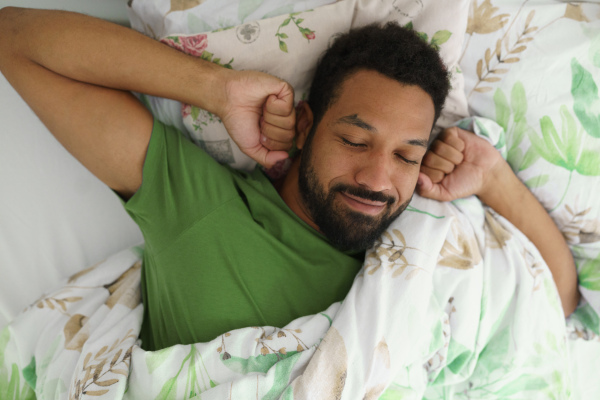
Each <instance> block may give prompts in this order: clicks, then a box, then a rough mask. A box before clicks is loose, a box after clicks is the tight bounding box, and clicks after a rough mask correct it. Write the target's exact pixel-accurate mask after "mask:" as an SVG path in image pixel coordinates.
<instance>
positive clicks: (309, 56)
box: [130, 0, 467, 177]
mask: <svg viewBox="0 0 600 400" xmlns="http://www.w3.org/2000/svg"><path fill="white" fill-rule="evenodd" d="M163 3H164V4H163ZM258 3H260V2H258ZM157 4H159V6H157V5H155V4H153V5H152V7H158V8H160V9H163V8H164V9H166V8H167V7H168V2H167V1H162V2H161V1H159V2H158V3H157ZM160 4H162V5H160ZM144 5H145V3H144V2H140V1H139V0H138V1H136V2H133V4H132V8H131V10H130V13H131V14H132V15H135V16H136V18H133V19H132V26H133V27H134V28H136V29H139V30H141V31H143V32H145V33H146V34H150V35H151V36H154V37H156V31H157V30H159V29H160V28H161V27H162V26H168V27H169V29H171V30H172V31H171V32H170V33H169V34H166V36H165V37H163V38H161V40H162V41H163V42H164V43H166V44H168V45H170V46H173V47H175V48H178V49H180V50H182V51H185V52H187V53H189V54H191V55H194V56H199V57H202V58H204V59H206V60H209V61H212V62H215V63H218V64H221V65H224V66H226V67H229V68H234V69H253V70H259V71H263V72H267V73H270V74H272V75H275V76H277V77H279V78H281V79H284V80H286V81H288V82H289V83H290V84H291V85H292V86H293V87H294V89H295V100H296V101H297V102H298V101H300V100H303V99H305V98H306V97H307V95H308V90H309V87H310V83H311V80H312V75H313V73H314V69H315V67H316V64H317V61H318V59H319V57H320V55H321V54H322V53H323V52H324V51H325V50H326V49H327V47H328V45H329V43H330V42H331V40H333V39H334V38H335V37H336V35H339V34H340V33H343V32H347V31H348V30H349V29H350V28H354V27H360V26H364V25H366V24H369V23H371V22H385V21H392V20H393V21H399V23H400V24H402V25H407V24H410V25H412V26H413V27H414V29H416V30H417V31H419V32H420V33H421V35H422V37H423V38H424V39H425V40H427V41H428V42H429V43H431V44H432V45H433V46H436V47H438V48H439V49H440V54H441V55H442V58H443V59H444V61H445V63H446V64H447V66H448V68H449V70H450V71H452V72H453V74H452V92H451V94H450V96H449V98H448V101H447V102H446V105H445V108H444V110H443V112H442V115H441V117H440V120H439V121H438V124H437V125H438V127H442V126H448V125H450V124H451V123H452V122H454V121H457V120H458V119H460V118H462V117H465V116H466V111H467V110H466V101H465V98H464V94H463V81H462V75H461V74H460V70H459V69H458V68H457V65H458V64H457V62H458V57H459V53H460V49H461V46H462V38H463V36H464V30H465V27H466V15H467V1H466V0H461V1H452V2H441V3H440V2H437V1H433V0H429V1H418V2H415V1H408V0H382V1H378V2H374V1H366V0H343V1H339V2H337V3H334V4H330V5H326V6H322V7H319V8H316V9H314V10H307V11H302V12H292V13H287V14H285V15H280V16H276V17H272V18H268V19H265V20H261V21H252V22H245V23H244V24H242V25H239V26H236V27H234V28H231V29H219V30H217V31H213V32H209V33H199V32H194V33H193V34H182V32H186V33H190V31H191V30H193V27H194V26H195V25H194V23H191V22H190V21H196V20H197V19H198V18H200V15H201V14H202V13H201V11H200V6H199V7H195V8H191V9H188V10H184V11H180V12H179V16H178V17H177V21H179V23H175V22H174V20H175V17H171V16H170V15H171V14H167V16H165V17H162V16H161V17H159V16H158V15H154V16H152V17H151V16H150V14H149V13H148V7H144ZM161 7H162V8H161ZM140 8H141V9H144V8H145V11H142V10H141V9H140ZM173 14H175V11H173ZM448 15H453V16H455V18H448ZM142 17H143V18H144V21H143V23H142V22H140V20H141V19H142ZM244 21H248V18H246V19H244ZM160 32H164V29H163V30H160ZM146 100H147V102H146V104H147V105H148V107H150V108H151V110H152V111H153V113H154V114H155V115H156V116H157V117H158V118H159V119H161V120H163V122H165V123H168V124H172V125H174V126H176V127H178V128H180V129H181V130H182V131H183V132H184V134H186V135H188V136H189V137H190V138H191V139H192V141H193V142H195V143H196V144H197V145H198V146H200V147H202V148H204V149H205V150H206V151H207V152H208V153H210V154H211V155H212V156H213V157H215V158H216V159H217V160H219V161H220V162H222V163H226V164H229V165H231V166H232V167H233V168H238V169H246V170H250V169H252V168H254V166H255V164H256V163H255V162H254V161H253V160H251V159H250V158H249V157H247V156H246V155H244V154H242V153H241V151H240V150H239V149H238V147H237V146H236V145H235V143H233V141H231V139H230V138H229V135H228V134H227V131H226V130H225V128H224V127H223V125H222V123H221V121H220V120H219V119H218V118H217V117H216V116H215V115H212V114H211V113H209V112H207V111H204V110H201V109H199V108H197V107H194V106H190V105H181V106H179V105H175V106H174V105H173V104H174V103H173V102H169V101H166V100H162V99H157V98H149V97H148V96H146ZM179 107H181V112H180V114H176V113H177V112H178V108H179ZM281 168H282V166H278V167H276V169H275V170H276V171H275V173H273V172H274V171H271V172H272V173H271V174H270V175H271V176H272V177H277V175H279V172H281V171H280V169H281ZM283 169H284V168H283Z"/></svg>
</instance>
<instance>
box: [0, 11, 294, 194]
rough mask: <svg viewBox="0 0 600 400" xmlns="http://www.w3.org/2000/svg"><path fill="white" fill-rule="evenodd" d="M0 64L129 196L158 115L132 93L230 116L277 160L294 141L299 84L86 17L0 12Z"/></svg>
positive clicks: (247, 140) (82, 156)
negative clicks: (227, 64)
mask: <svg viewBox="0 0 600 400" xmlns="http://www.w3.org/2000/svg"><path fill="white" fill-rule="evenodd" d="M0 71H1V72H2V74H3V75H4V76H5V77H6V79H7V80H8V81H9V82H10V84H11V85H12V86H13V87H14V88H15V90H16V91H17V92H18V93H19V94H20V95H21V96H22V97H23V99H24V100H25V101H26V102H27V103H28V104H29V106H30V107H31V108H32V109H33V111H34V112H35V113H36V114H37V116H38V117H39V118H40V119H41V120H42V122H43V123H44V124H45V125H46V127H47V128H48V129H49V130H50V132H52V134H53V135H54V136H55V137H56V138H57V139H58V140H59V142H61V143H62V144H63V146H65V148H66V149H67V150H68V151H69V152H70V153H71V154H73V156H75V157H76V158H77V159H78V160H79V161H80V162H81V163H82V164H83V165H84V166H86V167H87V168H88V169H89V170H90V171H91V172H92V173H94V174H95V175H96V176H97V177H98V178H99V179H101V180H102V181H103V182H104V183H106V184H107V185H108V186H109V187H111V188H112V189H114V190H116V191H117V192H119V193H120V194H121V195H123V196H124V197H126V198H127V197H130V196H131V195H132V194H133V193H135V191H137V189H138V188H139V186H140V184H141V180H142V166H143V162H144V159H145V154H146V149H147V146H148V142H149V139H150V133H151V131H152V116H151V115H150V113H149V112H148V111H147V110H146V109H145V108H144V107H143V106H142V104H141V103H140V102H139V101H138V100H137V99H136V98H135V97H134V96H133V95H132V94H131V93H129V91H135V92H141V93H146V94H150V95H154V96H160V97H166V98H170V99H174V100H178V101H181V102H185V103H189V104H193V105H196V106H198V107H201V108H204V109H206V110H208V111H211V112H213V113H215V114H216V115H218V116H219V117H221V119H222V120H223V122H224V124H225V127H226V128H227V129H228V130H229V133H230V134H231V136H232V138H233V139H234V140H235V141H236V143H238V145H239V146H240V148H241V149H242V151H244V152H245V153H246V154H248V155H249V156H250V157H252V158H254V159H255V160H256V161H258V162H259V163H261V164H263V165H266V166H270V165H272V164H274V163H275V162H276V161H278V160H280V159H283V158H285V157H286V156H287V154H286V153H285V151H282V150H286V149H288V148H289V147H290V146H291V141H292V138H293V125H294V117H295V116H294V108H293V90H292V89H291V87H290V86H289V85H288V84H287V83H285V82H283V81H281V80H279V79H277V78H275V77H272V76H270V75H266V74H262V73H258V72H253V71H231V70H227V69H225V68H222V67H219V66H217V65H215V64H212V63H209V62H206V61H203V60H201V59H198V58H194V57H191V56H188V55H186V54H183V53H181V52H179V51H177V50H174V49H172V48H169V47H168V46H166V45H164V44H161V43H159V42H157V41H155V40H152V39H150V38H147V37H145V36H143V35H141V34H139V33H137V32H135V31H133V30H131V29H127V28H124V27H121V26H119V25H115V24H111V23H109V22H106V21H103V20H99V19H96V18H92V17H88V16H85V15H81V14H76V13H70V12H64V11H47V10H32V9H21V8H14V7H6V8H3V9H1V10H0Z"/></svg>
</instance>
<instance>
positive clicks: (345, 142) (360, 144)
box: [342, 138, 365, 147]
mask: <svg viewBox="0 0 600 400" xmlns="http://www.w3.org/2000/svg"><path fill="white" fill-rule="evenodd" d="M342 141H343V142H344V144H345V145H346V146H350V147H364V146H365V145H364V144H362V143H354V142H351V141H349V140H346V139H344V138H342Z"/></svg>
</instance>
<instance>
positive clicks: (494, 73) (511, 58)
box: [469, 10, 538, 97]
mask: <svg viewBox="0 0 600 400" xmlns="http://www.w3.org/2000/svg"><path fill="white" fill-rule="evenodd" d="M517 16H518V15H517ZM517 16H515V19H516V18H517ZM534 16H535V10H531V11H530V12H529V14H528V15H527V18H526V20H525V25H524V26H523V30H522V31H521V33H520V34H518V35H517V38H516V41H515V42H514V43H512V45H511V44H510V42H509V36H508V32H509V31H510V29H511V28H512V26H513V23H514V20H513V22H512V23H511V25H510V27H509V28H508V29H509V30H508V31H507V32H506V33H505V34H504V36H503V37H502V38H499V39H498V40H497V41H496V45H495V49H494V51H492V50H491V48H488V49H486V50H485V55H484V56H483V57H482V58H481V59H480V60H478V61H477V78H478V81H477V84H476V85H475V86H474V87H473V89H472V90H471V92H470V93H469V97H470V96H471V95H472V94H473V92H478V93H487V92H490V91H492V90H493V88H492V87H490V86H484V85H482V83H484V82H485V83H496V82H500V81H501V80H502V76H501V75H502V74H506V73H507V72H508V71H509V69H508V68H504V67H508V66H510V64H514V63H517V62H519V61H521V58H520V57H519V55H520V54H521V53H523V52H524V51H525V50H527V43H529V42H531V41H532V40H533V35H534V34H535V32H536V31H538V27H537V26H531V21H532V20H533V17H534ZM484 61H485V62H484Z"/></svg>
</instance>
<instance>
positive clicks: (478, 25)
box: [467, 0, 510, 35]
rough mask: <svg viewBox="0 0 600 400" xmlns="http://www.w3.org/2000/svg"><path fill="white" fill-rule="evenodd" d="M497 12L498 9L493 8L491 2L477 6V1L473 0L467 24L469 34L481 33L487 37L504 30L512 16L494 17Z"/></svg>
mask: <svg viewBox="0 0 600 400" xmlns="http://www.w3.org/2000/svg"><path fill="white" fill-rule="evenodd" d="M497 11H498V7H494V6H492V3H491V2H490V0H484V1H483V2H482V3H481V4H480V5H477V0H473V2H472V3H471V8H470V11H469V19H468V22H467V34H469V35H472V34H473V33H479V34H484V35H485V34H487V33H492V32H496V31H497V30H499V29H502V27H504V25H506V23H507V22H508V17H510V15H509V14H500V15H494V14H495V13H496V12H497Z"/></svg>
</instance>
